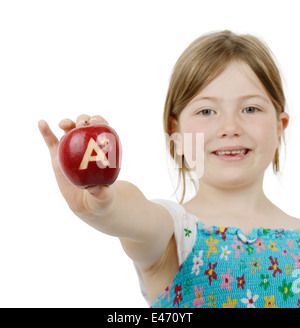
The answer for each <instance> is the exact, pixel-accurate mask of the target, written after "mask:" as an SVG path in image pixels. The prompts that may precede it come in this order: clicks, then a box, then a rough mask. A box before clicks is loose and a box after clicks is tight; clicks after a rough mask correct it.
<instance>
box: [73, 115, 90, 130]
mask: <svg viewBox="0 0 300 328" xmlns="http://www.w3.org/2000/svg"><path fill="white" fill-rule="evenodd" d="M90 118H91V117H90V116H89V115H86V114H82V115H79V116H78V117H77V119H76V127H79V126H84V125H88V121H89V119H90Z"/></svg>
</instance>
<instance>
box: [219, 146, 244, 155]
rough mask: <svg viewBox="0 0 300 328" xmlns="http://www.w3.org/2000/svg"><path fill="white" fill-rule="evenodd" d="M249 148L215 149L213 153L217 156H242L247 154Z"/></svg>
mask: <svg viewBox="0 0 300 328" xmlns="http://www.w3.org/2000/svg"><path fill="white" fill-rule="evenodd" d="M249 151H250V149H247V148H246V149H239V150H217V151H214V152H213V154H215V155H217V156H243V155H246V154H248V152H249Z"/></svg>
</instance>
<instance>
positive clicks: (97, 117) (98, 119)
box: [88, 115, 108, 124]
mask: <svg viewBox="0 0 300 328" xmlns="http://www.w3.org/2000/svg"><path fill="white" fill-rule="evenodd" d="M88 123H89V124H95V123H104V124H108V122H107V121H106V119H105V118H103V117H102V116H100V115H94V116H92V117H91V118H90V119H89V121H88Z"/></svg>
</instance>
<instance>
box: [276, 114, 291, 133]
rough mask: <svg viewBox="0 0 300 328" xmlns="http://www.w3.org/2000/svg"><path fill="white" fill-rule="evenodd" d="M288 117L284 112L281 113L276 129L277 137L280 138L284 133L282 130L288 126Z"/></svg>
mask: <svg viewBox="0 0 300 328" xmlns="http://www.w3.org/2000/svg"><path fill="white" fill-rule="evenodd" d="M289 120H290V116H289V114H288V113H286V112H281V113H280V114H279V117H278V127H277V133H278V137H279V138H280V137H281V136H282V134H283V132H284V130H285V129H286V128H287V126H288V125H289Z"/></svg>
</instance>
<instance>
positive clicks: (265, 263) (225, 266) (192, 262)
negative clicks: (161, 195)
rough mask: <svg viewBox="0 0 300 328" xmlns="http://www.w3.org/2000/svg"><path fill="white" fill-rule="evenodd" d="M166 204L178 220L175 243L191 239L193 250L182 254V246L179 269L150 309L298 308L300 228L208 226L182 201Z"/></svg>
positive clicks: (182, 243)
mask: <svg viewBox="0 0 300 328" xmlns="http://www.w3.org/2000/svg"><path fill="white" fill-rule="evenodd" d="M166 204H167V205H166ZM162 205H165V206H166V207H167V208H168V209H169V210H170V212H171V214H172V216H173V218H174V220H175V238H176V242H177V243H178V244H180V245H184V244H186V243H185V240H189V242H188V245H190V246H188V247H189V248H190V251H189V253H188V254H186V256H185V257H184V258H182V252H183V253H184V252H187V249H188V248H185V249H184V250H183V251H182V250H180V249H179V248H180V247H179V248H178V256H179V261H180V262H182V263H180V267H179V270H178V272H177V274H176V275H175V277H174V279H173V281H172V282H171V283H170V284H169V286H166V288H165V290H164V291H163V292H162V293H161V295H159V296H158V297H157V299H156V300H155V301H154V303H153V304H152V308H159V307H161V308H168V307H169V308H300V230H284V229H274V230H271V229H263V228H259V229H257V228H255V229H253V230H252V232H251V234H249V235H247V236H245V235H244V234H243V232H242V231H241V230H240V229H238V228H234V227H217V226H206V225H205V224H203V223H202V222H200V221H199V220H198V219H197V218H196V217H195V216H193V215H191V214H188V213H186V212H185V210H184V209H183V207H182V206H181V205H179V204H176V203H173V202H168V203H167V202H164V203H163V204H162ZM299 223H300V222H299ZM176 225H177V226H176ZM191 241H192V242H191ZM183 248H184V247H183ZM180 252H181V253H180ZM180 258H181V260H180Z"/></svg>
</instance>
